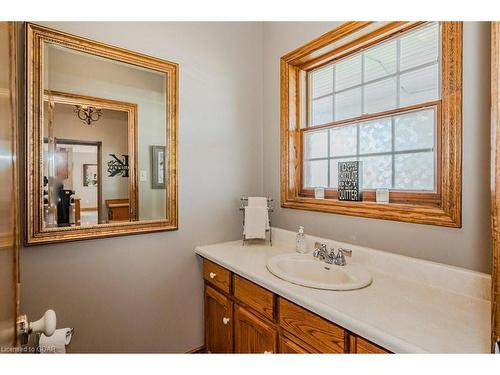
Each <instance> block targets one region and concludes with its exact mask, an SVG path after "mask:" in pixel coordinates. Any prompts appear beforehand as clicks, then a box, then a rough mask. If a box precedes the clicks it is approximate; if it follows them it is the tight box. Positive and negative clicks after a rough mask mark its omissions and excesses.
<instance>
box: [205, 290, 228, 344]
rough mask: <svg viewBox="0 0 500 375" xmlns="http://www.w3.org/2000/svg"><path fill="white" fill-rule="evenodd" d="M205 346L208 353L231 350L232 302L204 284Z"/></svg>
mask: <svg viewBox="0 0 500 375" xmlns="http://www.w3.org/2000/svg"><path fill="white" fill-rule="evenodd" d="M205 347H206V349H207V352H208V353H232V352H233V303H232V302H231V301H230V300H229V299H228V298H227V297H225V296H224V295H223V294H221V293H219V292H217V291H215V290H214V289H212V288H210V287H209V286H205Z"/></svg>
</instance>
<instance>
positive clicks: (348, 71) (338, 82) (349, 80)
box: [335, 55, 361, 91]
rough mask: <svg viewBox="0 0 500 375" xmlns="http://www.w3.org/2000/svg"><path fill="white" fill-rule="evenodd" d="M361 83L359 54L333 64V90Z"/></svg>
mask: <svg viewBox="0 0 500 375" xmlns="http://www.w3.org/2000/svg"><path fill="white" fill-rule="evenodd" d="M359 84H361V55H355V56H353V57H349V58H347V59H343V60H340V61H339V62H337V63H336V64H335V91H340V90H344V89H346V88H349V87H352V86H356V85H359Z"/></svg>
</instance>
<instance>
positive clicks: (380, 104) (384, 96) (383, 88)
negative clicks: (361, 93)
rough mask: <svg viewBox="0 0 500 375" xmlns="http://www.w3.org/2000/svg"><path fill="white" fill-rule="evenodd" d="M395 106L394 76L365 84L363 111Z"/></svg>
mask: <svg viewBox="0 0 500 375" xmlns="http://www.w3.org/2000/svg"><path fill="white" fill-rule="evenodd" d="M393 108H396V78H392V77H391V78H388V79H384V80H382V81H377V82H375V83H371V84H369V85H366V86H365V109H364V113H376V112H382V111H386V110H388V109H393Z"/></svg>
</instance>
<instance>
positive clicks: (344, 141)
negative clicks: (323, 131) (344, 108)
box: [330, 125, 357, 157]
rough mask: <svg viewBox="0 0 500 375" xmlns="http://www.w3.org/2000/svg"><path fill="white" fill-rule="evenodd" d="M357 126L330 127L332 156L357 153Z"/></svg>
mask: <svg viewBox="0 0 500 375" xmlns="http://www.w3.org/2000/svg"><path fill="white" fill-rule="evenodd" d="M356 132H357V126H356V125H347V126H342V127H337V128H333V129H330V157H335V156H344V155H356V143H357V141H356V139H357V135H356Z"/></svg>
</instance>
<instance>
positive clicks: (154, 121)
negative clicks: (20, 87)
mask: <svg viewBox="0 0 500 375" xmlns="http://www.w3.org/2000/svg"><path fill="white" fill-rule="evenodd" d="M26 45H27V51H26V91H27V97H26V100H27V103H26V108H27V110H26V116H27V121H26V123H27V129H26V137H27V140H26V147H27V150H26V183H27V192H28V195H27V200H28V201H27V202H26V208H27V218H26V228H27V233H26V237H25V238H26V243H27V244H28V245H29V244H40V243H50V242H59V241H69V240H82V239H89V238H97V237H107V236H116V235H125V234H131V233H144V232H152V231H160V230H173V229H177V173H176V170H177V137H176V134H177V90H178V88H177V79H178V78H177V77H178V65H177V64H175V63H172V62H168V61H165V60H160V59H157V58H154V57H150V56H145V55H142V54H139V53H135V52H130V51H126V50H123V49H120V48H117V47H113V46H109V45H106V44H103V43H99V42H96V41H92V40H88V39H84V38H81V37H78V36H74V35H69V34H66V33H63V32H59V31H56V30H52V29H48V28H45V27H42V26H39V25H35V24H31V23H27V25H26Z"/></svg>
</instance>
